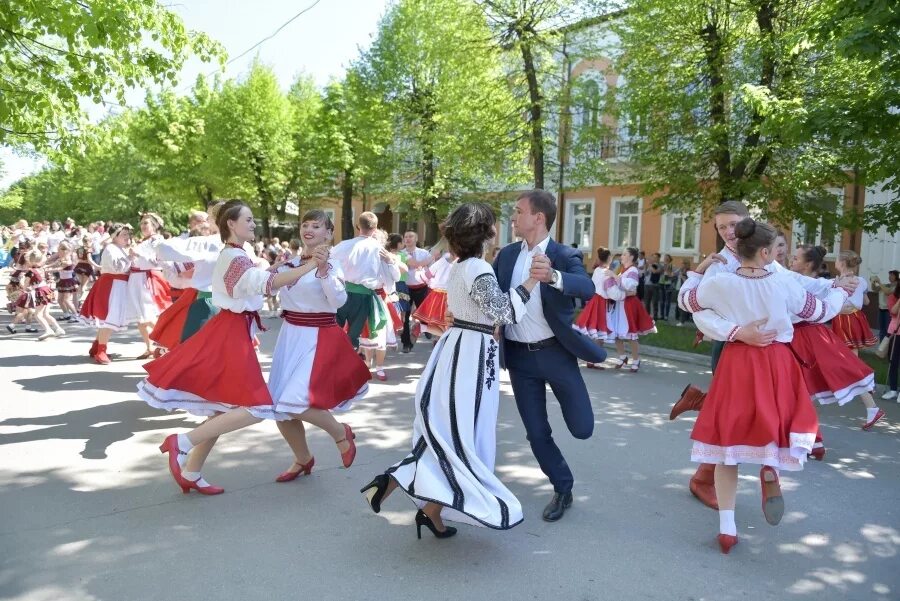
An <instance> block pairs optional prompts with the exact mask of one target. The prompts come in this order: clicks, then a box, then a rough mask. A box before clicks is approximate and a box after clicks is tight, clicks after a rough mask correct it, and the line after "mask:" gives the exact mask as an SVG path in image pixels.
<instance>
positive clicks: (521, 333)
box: [506, 236, 562, 342]
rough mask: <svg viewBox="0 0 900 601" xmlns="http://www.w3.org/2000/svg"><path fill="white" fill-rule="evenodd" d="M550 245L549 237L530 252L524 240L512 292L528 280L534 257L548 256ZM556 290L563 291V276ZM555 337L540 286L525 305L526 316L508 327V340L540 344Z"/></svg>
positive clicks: (513, 278) (511, 284) (512, 283)
mask: <svg viewBox="0 0 900 601" xmlns="http://www.w3.org/2000/svg"><path fill="white" fill-rule="evenodd" d="M549 243H550V236H547V237H546V238H544V239H543V240H542V241H541V242H539V243H538V244H537V245H535V247H534V248H532V249H531V250H529V249H528V243H527V242H525V241H524V240H523V241H522V247H521V250H520V251H519V256H518V258H516V264H515V266H514V267H513V272H512V279H511V280H510V282H509V288H510V290H512V289H513V288H515V287H516V286H519V285H521V284H523V283H524V282H525V280H527V279H528V274H529V272H530V271H531V261H532V259H534V255H536V254H538V253H541V254H546V252H547V245H548V244H549ZM556 288H557V289H559V290H562V276H560V277H559V279H558V280H557V283H556ZM553 336H554V334H553V330H552V329H550V324H548V323H547V319H546V318H545V317H544V306H543V305H542V304H541V286H540V284H538V285H536V286H535V287H534V289H533V290H532V291H531V296H530V297H529V299H528V303H527V304H526V305H525V315H524V316H523V317H522V319H520V320H519V321H518V323H516V324H513V325H508V326H506V338H507V339H509V340H515V341H516V342H539V341H541V340H546V339H547V338H553Z"/></svg>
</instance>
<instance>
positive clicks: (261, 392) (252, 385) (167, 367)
mask: <svg viewBox="0 0 900 601" xmlns="http://www.w3.org/2000/svg"><path fill="white" fill-rule="evenodd" d="M217 224H218V227H219V233H220V235H221V237H222V241H223V242H225V248H224V249H223V250H222V252H221V253H220V255H219V259H218V261H217V262H216V266H215V268H214V269H213V278H212V302H213V304H215V305H216V306H217V307H219V308H220V309H221V310H220V311H219V313H217V314H216V316H215V317H213V318H212V319H210V320H209V321H208V322H207V323H206V325H205V326H203V328H202V329H201V330H200V331H199V332H197V333H196V334H194V335H193V336H191V337H190V338H188V339H187V340H186V341H184V342H183V343H181V344H179V345H178V346H176V347H175V348H174V349H173V350H172V351H170V352H168V353H166V354H165V355H163V356H162V357H160V358H159V359H156V360H155V361H151V362H150V363H147V364H146V365H144V369H145V370H147V374H148V375H147V378H145V379H144V380H143V381H142V382H140V383H139V384H138V394H139V395H140V397H141V398H142V399H143V400H144V401H146V402H147V403H148V404H150V405H151V406H153V407H158V408H162V409H168V410H173V409H184V410H185V411H188V412H189V413H193V414H194V415H200V416H207V417H208V416H212V415H215V414H217V413H222V412H227V413H224V414H223V415H218V416H216V417H215V419H211V420H207V421H206V422H205V423H203V424H201V425H200V426H198V427H196V428H195V429H194V430H192V431H191V432H190V433H189V434H171V435H169V436H168V437H166V439H165V441H163V444H162V446H160V451H161V452H163V453H168V454H169V470H170V472H171V474H172V477H173V478H174V479H175V482H176V483H177V484H178V486H180V487H181V489H182V491H183V492H185V493H187V492H189V491H190V490H191V489H194V490H197V491H198V492H200V493H202V494H207V495H211V494H220V493H221V492H223V490H222V489H221V488H219V487H215V486H210V485H209V483H207V482H206V480H204V479H203V477H202V476H201V473H200V471H201V469H202V467H203V459H204V458H205V454H206V453H208V452H209V448H210V441H214V440H215V439H216V438H217V437H218V436H219V435H220V434H225V433H226V432H232V431H234V430H237V429H240V428H243V427H246V426H249V425H252V424H255V423H258V422H259V421H260V419H261V418H264V417H270V418H271V417H274V416H275V411H274V408H273V406H272V397H271V395H270V394H269V389H268V387H267V386H266V383H265V381H264V380H263V376H262V369H261V368H260V366H259V359H257V356H256V349H255V348H254V346H253V336H254V330H255V329H261V324H260V319H259V310H260V309H261V308H262V306H263V295H264V294H269V293H271V292H272V290H275V289H277V288H280V287H282V286H287V285H289V284H292V283H294V282H296V281H297V280H298V279H299V278H301V277H302V276H303V275H305V274H307V273H309V272H310V271H312V270H313V269H315V268H316V264H315V263H310V264H307V265H304V266H302V267H298V268H295V269H290V270H288V271H285V272H283V273H279V274H276V273H274V272H271V271H267V270H265V269H261V268H259V267H256V266H255V265H254V261H253V259H251V258H250V256H249V255H248V254H247V252H246V251H245V250H244V245H245V243H247V242H250V241H252V240H253V239H254V235H253V231H254V227H255V224H254V221H253V213H252V212H251V211H250V207H249V206H247V204H246V203H244V202H243V201H241V200H230V201H228V202H226V203H225V205H223V207H222V209H221V210H220V211H219V216H218V218H217ZM203 443H207V444H205V445H204V444H203ZM196 446H201V449H203V451H204V452H203V453H199V454H193V453H192V454H190V455H188V454H189V452H190V451H191V449H193V448H194V447H196ZM183 467H184V468H187V469H184V470H183V469H182V468H183Z"/></svg>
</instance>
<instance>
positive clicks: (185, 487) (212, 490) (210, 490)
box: [181, 478, 225, 496]
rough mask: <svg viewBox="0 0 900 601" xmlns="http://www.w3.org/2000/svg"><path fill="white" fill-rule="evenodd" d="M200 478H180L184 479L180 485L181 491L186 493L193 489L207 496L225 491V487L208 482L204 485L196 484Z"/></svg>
mask: <svg viewBox="0 0 900 601" xmlns="http://www.w3.org/2000/svg"><path fill="white" fill-rule="evenodd" d="M202 479H203V478H197V479H196V480H185V479H184V478H182V480H184V484H182V485H181V492H183V493H184V494H188V493H189V492H191V489H193V490H196V491H197V492H198V493H200V494H201V495H209V496H212V495H221V494H222V493H223V492H225V489H224V488H222V487H220V486H212V485H210V484H207V485H206V486H200V485H198V484H197V483H198V482H200V480H202Z"/></svg>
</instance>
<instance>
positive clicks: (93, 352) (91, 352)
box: [88, 339, 100, 357]
mask: <svg viewBox="0 0 900 601" xmlns="http://www.w3.org/2000/svg"><path fill="white" fill-rule="evenodd" d="M99 345H100V342H99V341H98V340H96V339H95V340H94V342H92V343H91V350H89V351H88V356H89V357H93V356H94V355H96V354H97V347H98V346H99Z"/></svg>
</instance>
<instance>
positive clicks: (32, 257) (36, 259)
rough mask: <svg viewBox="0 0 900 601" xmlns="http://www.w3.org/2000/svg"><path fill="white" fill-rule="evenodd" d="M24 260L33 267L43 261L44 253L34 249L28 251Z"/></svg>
mask: <svg viewBox="0 0 900 601" xmlns="http://www.w3.org/2000/svg"><path fill="white" fill-rule="evenodd" d="M25 260H26V261H28V262H29V263H32V264H34V265H40V264H41V263H42V262H43V260H44V253H42V252H41V251H39V250H37V249H35V250H32V251H29V252H28V254H27V255H25Z"/></svg>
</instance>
